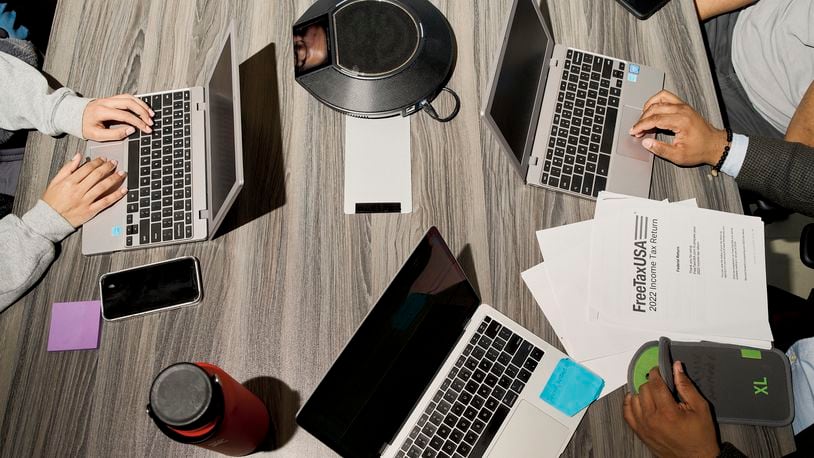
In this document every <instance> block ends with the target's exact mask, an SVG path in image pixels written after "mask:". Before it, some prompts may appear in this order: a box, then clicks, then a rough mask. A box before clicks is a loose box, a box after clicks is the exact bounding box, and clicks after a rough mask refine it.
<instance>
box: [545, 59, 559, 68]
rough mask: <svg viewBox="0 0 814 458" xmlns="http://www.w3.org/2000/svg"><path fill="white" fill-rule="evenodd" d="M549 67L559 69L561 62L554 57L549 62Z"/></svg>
mask: <svg viewBox="0 0 814 458" xmlns="http://www.w3.org/2000/svg"><path fill="white" fill-rule="evenodd" d="M548 65H549V66H550V67H553V68H557V67H558V66H559V65H560V60H559V59H557V58H556V57H552V58H551V60H549V61H548Z"/></svg>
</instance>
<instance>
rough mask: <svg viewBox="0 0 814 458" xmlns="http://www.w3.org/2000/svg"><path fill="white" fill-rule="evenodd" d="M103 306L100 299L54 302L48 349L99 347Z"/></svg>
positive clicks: (63, 349) (64, 349)
mask: <svg viewBox="0 0 814 458" xmlns="http://www.w3.org/2000/svg"><path fill="white" fill-rule="evenodd" d="M101 329H102V307H101V303H100V302H99V301H85V302H54V305H53V307H51V330H50V331H49V332H48V351H66V350H88V349H95V348H99V331H100V330H101Z"/></svg>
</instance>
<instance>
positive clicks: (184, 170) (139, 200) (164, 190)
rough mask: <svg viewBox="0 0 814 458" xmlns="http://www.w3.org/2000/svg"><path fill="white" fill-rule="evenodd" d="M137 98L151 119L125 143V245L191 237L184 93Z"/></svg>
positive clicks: (189, 162) (186, 98) (189, 159)
mask: <svg viewBox="0 0 814 458" xmlns="http://www.w3.org/2000/svg"><path fill="white" fill-rule="evenodd" d="M140 98H141V100H143V101H144V102H145V103H146V104H147V105H149V106H150V108H152V110H153V111H154V112H155V117H154V118H153V125H152V126H151V127H152V129H153V132H152V133H151V134H146V133H143V132H141V131H140V130H138V129H136V132H135V133H133V134H132V135H131V136H130V137H129V140H128V152H127V160H128V164H127V166H128V170H129V175H128V179H127V188H128V192H127V229H126V237H127V238H126V242H125V243H126V246H136V245H146V244H150V243H159V242H168V241H173V240H183V239H189V238H192V172H191V171H192V155H191V153H190V143H191V141H190V122H189V118H190V109H189V91H176V92H167V93H163V94H156V95H151V96H150V95H146V96H141V97H140Z"/></svg>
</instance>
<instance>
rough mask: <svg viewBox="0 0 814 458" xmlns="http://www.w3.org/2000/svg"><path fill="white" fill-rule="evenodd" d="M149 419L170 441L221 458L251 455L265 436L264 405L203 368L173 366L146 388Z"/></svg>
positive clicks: (212, 368) (231, 381)
mask: <svg viewBox="0 0 814 458" xmlns="http://www.w3.org/2000/svg"><path fill="white" fill-rule="evenodd" d="M147 414H148V415H149V416H150V418H152V419H153V421H154V422H155V424H156V425H157V426H158V429H160V430H161V431H162V432H163V433H164V434H166V435H167V436H169V437H170V438H171V439H173V440H175V441H177V442H181V443H184V444H193V445H197V446H199V447H203V448H207V449H209V450H214V451H216V452H220V453H223V454H224V455H231V456H242V455H247V454H249V453H252V452H254V451H255V450H257V448H258V447H259V446H260V445H261V444H262V443H263V441H264V440H265V439H266V437H267V435H268V433H269V414H268V410H267V409H266V406H265V404H263V401H261V400H260V399H259V398H258V397H257V396H255V395H254V394H253V393H252V392H251V391H249V390H248V389H246V387H244V386H243V385H241V384H240V383H238V382H237V381H236V380H235V379H233V378H232V377H230V376H229V374H227V373H226V372H224V371H223V369H221V368H219V367H217V366H215V365H212V364H207V363H194V364H193V363H177V364H173V365H172V366H169V367H167V368H166V369H164V370H163V371H161V372H160V373H159V374H158V376H156V378H155V380H153V385H152V387H151V388H150V403H149V404H148V405H147Z"/></svg>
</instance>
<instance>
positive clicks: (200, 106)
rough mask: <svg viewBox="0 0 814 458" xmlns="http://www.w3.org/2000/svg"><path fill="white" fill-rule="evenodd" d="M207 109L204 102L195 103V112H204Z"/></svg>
mask: <svg viewBox="0 0 814 458" xmlns="http://www.w3.org/2000/svg"><path fill="white" fill-rule="evenodd" d="M207 108H209V107H208V106H207V105H206V102H197V103H196V104H195V111H206V109H207Z"/></svg>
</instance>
